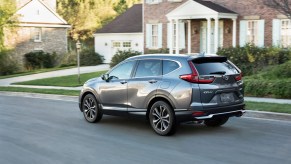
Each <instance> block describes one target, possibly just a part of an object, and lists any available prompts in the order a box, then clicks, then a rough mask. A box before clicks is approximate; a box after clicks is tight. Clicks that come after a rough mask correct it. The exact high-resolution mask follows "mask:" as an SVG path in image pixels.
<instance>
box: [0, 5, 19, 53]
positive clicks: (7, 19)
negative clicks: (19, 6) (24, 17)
mask: <svg viewBox="0 0 291 164" xmlns="http://www.w3.org/2000/svg"><path fill="white" fill-rule="evenodd" d="M15 11H16V5H15V2H14V0H5V1H0V51H2V50H3V49H4V28H5V27H9V26H12V25H14V24H15V23H16V22H17V19H16V16H14V13H15Z"/></svg>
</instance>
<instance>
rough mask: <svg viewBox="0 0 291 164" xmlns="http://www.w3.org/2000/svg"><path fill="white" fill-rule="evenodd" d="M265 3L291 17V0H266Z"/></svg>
mask: <svg viewBox="0 0 291 164" xmlns="http://www.w3.org/2000/svg"><path fill="white" fill-rule="evenodd" d="M264 4H265V5H266V6H268V7H270V8H273V9H275V10H277V11H278V12H280V13H281V14H283V15H286V16H287V17H288V18H289V19H291V0H264Z"/></svg>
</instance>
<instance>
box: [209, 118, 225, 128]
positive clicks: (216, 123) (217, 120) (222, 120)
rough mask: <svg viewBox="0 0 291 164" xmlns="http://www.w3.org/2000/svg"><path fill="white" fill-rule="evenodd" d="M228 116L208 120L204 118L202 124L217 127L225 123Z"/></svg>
mask: <svg viewBox="0 0 291 164" xmlns="http://www.w3.org/2000/svg"><path fill="white" fill-rule="evenodd" d="M228 118H229V117H220V118H213V119H209V120H205V121H204V124H205V125H206V126H210V127H218V126H221V125H223V124H225V123H226V122H227V121H228Z"/></svg>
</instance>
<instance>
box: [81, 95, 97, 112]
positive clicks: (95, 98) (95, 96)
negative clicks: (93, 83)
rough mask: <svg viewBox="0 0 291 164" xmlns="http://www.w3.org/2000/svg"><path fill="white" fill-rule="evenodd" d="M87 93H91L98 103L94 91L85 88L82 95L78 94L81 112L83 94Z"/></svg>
mask: <svg viewBox="0 0 291 164" xmlns="http://www.w3.org/2000/svg"><path fill="white" fill-rule="evenodd" d="M88 94H92V95H93V96H94V97H95V99H96V101H97V103H99V101H98V99H97V96H96V94H95V93H94V91H92V90H86V91H84V92H83V93H82V95H81V96H80V100H79V106H80V110H81V112H83V109H82V107H81V105H82V103H83V100H84V98H85V96H87V95H88Z"/></svg>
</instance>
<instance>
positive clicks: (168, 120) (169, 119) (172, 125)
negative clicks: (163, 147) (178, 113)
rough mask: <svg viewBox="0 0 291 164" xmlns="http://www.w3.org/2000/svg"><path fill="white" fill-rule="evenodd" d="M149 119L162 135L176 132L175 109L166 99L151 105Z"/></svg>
mask: <svg viewBox="0 0 291 164" xmlns="http://www.w3.org/2000/svg"><path fill="white" fill-rule="evenodd" d="M149 121H150V124H151V126H152V128H153V130H154V131H155V132H156V133H157V134H159V135H161V136H167V135H172V134H174V133H175V130H176V120H175V114H174V111H173V109H172V107H171V106H170V105H169V104H168V103H166V102H164V101H157V102H155V103H154V104H153V105H152V106H151V109H150V112H149Z"/></svg>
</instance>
